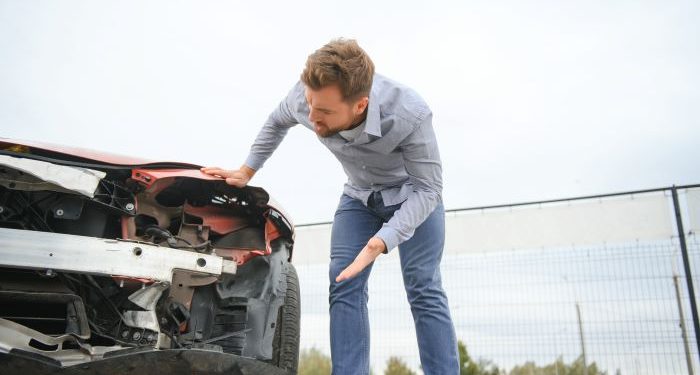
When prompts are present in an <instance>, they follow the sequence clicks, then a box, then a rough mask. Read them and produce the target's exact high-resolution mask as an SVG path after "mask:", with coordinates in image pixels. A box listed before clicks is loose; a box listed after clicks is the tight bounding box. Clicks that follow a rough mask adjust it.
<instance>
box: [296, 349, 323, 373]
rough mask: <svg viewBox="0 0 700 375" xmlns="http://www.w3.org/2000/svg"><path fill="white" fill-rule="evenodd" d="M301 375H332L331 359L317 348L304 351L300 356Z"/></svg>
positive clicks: (299, 371)
mask: <svg viewBox="0 0 700 375" xmlns="http://www.w3.org/2000/svg"><path fill="white" fill-rule="evenodd" d="M298 374H299V375H330V374H331V357H329V356H327V355H326V354H324V353H323V352H321V351H320V350H318V349H316V348H311V349H304V350H302V351H301V354H299V370H298Z"/></svg>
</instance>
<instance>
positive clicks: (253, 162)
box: [245, 154, 265, 171]
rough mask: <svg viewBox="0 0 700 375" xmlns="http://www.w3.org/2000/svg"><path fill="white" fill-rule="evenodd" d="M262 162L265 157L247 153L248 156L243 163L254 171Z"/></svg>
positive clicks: (260, 166)
mask: <svg viewBox="0 0 700 375" xmlns="http://www.w3.org/2000/svg"><path fill="white" fill-rule="evenodd" d="M264 163H265V159H264V158H263V157H261V156H258V155H255V154H250V155H248V158H247V159H246V160H245V165H246V166H248V167H250V168H252V169H254V170H256V171H257V170H258V169H260V168H262V166H263V164H264Z"/></svg>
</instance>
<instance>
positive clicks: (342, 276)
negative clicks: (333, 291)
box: [335, 262, 358, 283]
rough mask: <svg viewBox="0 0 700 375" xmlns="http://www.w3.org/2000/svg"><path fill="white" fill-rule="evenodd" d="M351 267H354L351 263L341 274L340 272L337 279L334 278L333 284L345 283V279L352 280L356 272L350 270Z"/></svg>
mask: <svg viewBox="0 0 700 375" xmlns="http://www.w3.org/2000/svg"><path fill="white" fill-rule="evenodd" d="M353 266H355V262H353V263H352V264H351V265H349V266H348V267H347V268H346V269H344V270H343V272H341V273H340V274H339V275H338V277H336V278H335V282H337V283H339V282H341V281H345V280H347V279H352V278H353V277H355V276H357V274H358V272H357V271H354V270H352V268H353Z"/></svg>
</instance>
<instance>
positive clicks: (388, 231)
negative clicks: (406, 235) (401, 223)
mask: <svg viewBox="0 0 700 375" xmlns="http://www.w3.org/2000/svg"><path fill="white" fill-rule="evenodd" d="M374 236H375V237H379V238H381V239H382V241H384V244H385V245H386V252H387V253H389V252H390V251H391V250H393V249H394V248H396V247H397V246H399V233H398V232H397V231H396V229H394V228H391V227H387V226H385V227H382V229H380V230H379V232H377V234H375V235H374Z"/></svg>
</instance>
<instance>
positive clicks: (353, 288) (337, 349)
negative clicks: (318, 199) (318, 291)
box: [328, 195, 382, 375]
mask: <svg viewBox="0 0 700 375" xmlns="http://www.w3.org/2000/svg"><path fill="white" fill-rule="evenodd" d="M381 225H382V221H381V219H380V218H379V217H377V216H376V215H374V214H373V213H372V212H371V211H370V210H368V209H367V207H365V206H364V204H362V202H360V201H359V200H356V199H352V198H350V197H348V196H346V195H343V196H342V198H341V199H340V204H339V205H338V210H337V211H336V213H335V218H334V220H333V230H332V233H331V262H330V267H329V271H328V277H329V279H330V288H329V304H330V317H331V358H332V360H333V374H334V375H346V374H347V375H362V374H369V335H370V333H369V318H368V316H367V299H368V294H367V279H368V278H369V274H370V271H371V269H372V265H370V266H368V267H367V268H365V269H364V270H363V271H362V272H361V273H360V274H359V275H357V276H356V277H354V278H352V279H349V280H345V281H343V282H341V283H336V282H335V278H336V277H337V276H338V275H339V274H340V272H341V271H342V270H343V269H345V267H347V266H349V265H350V263H352V261H353V260H355V257H356V256H357V254H358V253H359V252H360V250H362V248H363V247H365V245H366V244H367V241H369V239H370V238H371V237H372V236H373V235H374V234H375V233H376V232H377V231H378V230H379V228H380V227H381Z"/></svg>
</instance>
